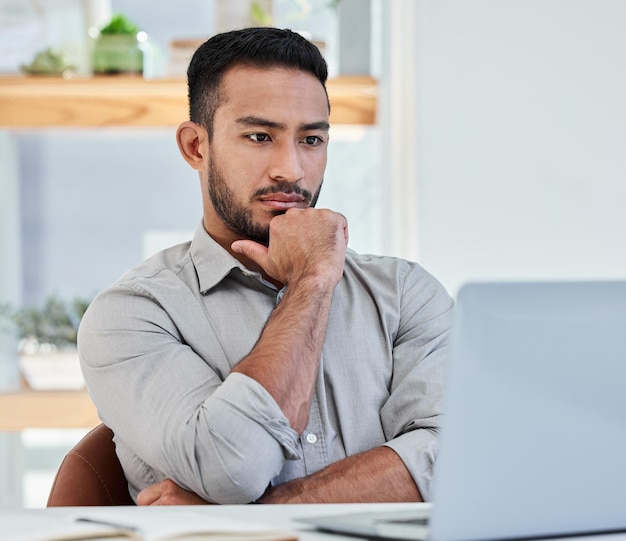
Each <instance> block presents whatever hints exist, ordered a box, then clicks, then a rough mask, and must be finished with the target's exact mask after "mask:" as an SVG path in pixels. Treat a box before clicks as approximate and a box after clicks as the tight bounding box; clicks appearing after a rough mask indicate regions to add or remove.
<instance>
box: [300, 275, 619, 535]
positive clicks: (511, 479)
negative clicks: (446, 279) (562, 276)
mask: <svg viewBox="0 0 626 541" xmlns="http://www.w3.org/2000/svg"><path fill="white" fill-rule="evenodd" d="M433 502H434V503H433V505H432V508H431V507H430V506H428V505H426V506H423V507H420V506H416V507H420V508H419V509H418V511H416V512H415V513H414V514H415V515H416V516H412V515H413V514H412V513H411V512H410V511H408V512H407V511H402V512H399V513H397V514H394V513H391V516H389V515H390V514H389V513H382V514H377V513H368V514H367V515H360V516H357V515H352V516H331V517H307V519H306V520H305V521H306V522H310V523H313V524H314V525H316V526H317V527H318V528H320V529H325V530H332V531H336V532H343V533H352V534H356V535H361V536H367V537H388V538H400V539H411V540H419V539H431V540H433V541H474V540H479V539H480V540H493V539H515V538H532V537H539V538H540V537H548V536H560V535H572V534H583V533H599V532H611V531H624V530H626V282H609V281H607V282H555V283H545V282H542V283H473V284H468V285H466V286H464V287H463V288H461V290H460V291H459V294H458V298H457V313H456V323H455V326H454V328H453V337H452V344H451V360H450V365H449V371H448V382H447V388H446V400H445V416H444V421H443V426H442V432H441V448H440V454H439V457H438V460H437V464H436V469H435V484H434V493H433Z"/></svg>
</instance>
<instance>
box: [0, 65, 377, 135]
mask: <svg viewBox="0 0 626 541" xmlns="http://www.w3.org/2000/svg"><path fill="white" fill-rule="evenodd" d="M327 89H328V94H329V98H330V102H331V116H330V121H331V123H333V124H374V123H375V122H376V106H377V85H376V81H375V80H374V79H372V78H370V77H339V78H336V79H331V80H329V81H328V83H327ZM188 117H189V113H188V104H187V83H186V81H185V80H184V79H151V80H145V79H142V78H140V77H92V78H83V79H79V78H77V79H63V78H60V77H22V76H15V77H0V127H5V128H45V127H106V126H111V127H112V126H120V127H174V126H177V125H178V124H180V123H181V122H182V121H184V120H186V119H187V118H188Z"/></svg>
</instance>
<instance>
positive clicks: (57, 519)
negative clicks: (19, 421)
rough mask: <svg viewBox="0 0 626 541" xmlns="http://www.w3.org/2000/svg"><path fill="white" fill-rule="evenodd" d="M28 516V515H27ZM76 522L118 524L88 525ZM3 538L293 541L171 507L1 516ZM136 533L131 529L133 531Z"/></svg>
mask: <svg viewBox="0 0 626 541" xmlns="http://www.w3.org/2000/svg"><path fill="white" fill-rule="evenodd" d="M29 511H30V512H29ZM77 519H88V520H91V521H95V522H102V523H109V524H112V525H115V524H118V525H121V526H125V527H127V528H123V527H120V528H116V527H114V526H111V525H106V524H97V523H95V522H94V523H87V522H82V521H78V520H77ZM0 522H1V525H2V534H3V536H4V535H6V536H7V537H6V539H10V540H11V541H66V540H67V541H69V540H79V539H80V540H97V539H135V540H138V541H139V540H140V541H175V540H180V541H183V540H184V541H201V540H212V541H221V540H226V541H295V540H296V539H297V536H296V535H295V534H293V533H292V532H289V531H285V530H277V529H276V528H274V527H272V526H270V525H267V524H259V523H256V522H248V521H245V520H242V521H235V520H232V519H228V518H223V517H216V516H213V515H209V514H207V513H202V512H200V511H198V512H196V511H192V510H183V509H176V508H173V507H168V508H163V507H142V508H140V507H123V508H120V507H112V508H110V509H100V508H99V509H93V508H89V509H87V510H86V511H84V512H75V511H72V513H71V514H69V515H60V514H58V513H49V512H46V510H45V509H44V510H41V509H38V510H20V511H16V512H2V513H0ZM131 528H132V530H131Z"/></svg>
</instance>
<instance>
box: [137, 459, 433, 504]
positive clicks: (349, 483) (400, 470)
mask: <svg viewBox="0 0 626 541" xmlns="http://www.w3.org/2000/svg"><path fill="white" fill-rule="evenodd" d="M419 501H422V497H421V495H420V493H419V490H418V489H417V487H416V486H415V482H414V481H413V478H412V477H411V474H410V473H409V472H408V470H407V469H406V467H405V466H404V464H403V463H402V461H401V460H400V457H398V455H397V454H396V453H395V452H394V451H393V450H392V449H390V448H389V447H377V448H375V449H371V450H370V451H365V452H364V453H361V454H359V455H354V456H351V457H348V458H346V459H344V460H340V461H339V462H335V463H334V464H331V465H330V466H328V467H327V468H324V469H323V470H321V471H319V472H317V473H315V474H313V475H310V476H308V477H304V478H302V479H294V480H293V481H290V482H288V483H285V484H283V485H279V486H276V487H270V488H269V489H268V490H267V491H266V492H265V494H264V495H263V497H261V498H260V499H259V503H266V504H273V503H369V502H419ZM137 503H138V504H139V505H200V504H206V503H208V502H206V501H204V500H202V499H201V498H200V497H199V496H197V495H196V494H194V493H193V492H189V491H187V490H184V489H182V488H181V487H179V486H178V485H176V484H175V483H174V482H172V481H170V480H166V481H163V482H161V483H157V484H155V485H152V486H150V487H148V488H146V489H145V490H143V491H141V492H140V493H139V497H138V499H137Z"/></svg>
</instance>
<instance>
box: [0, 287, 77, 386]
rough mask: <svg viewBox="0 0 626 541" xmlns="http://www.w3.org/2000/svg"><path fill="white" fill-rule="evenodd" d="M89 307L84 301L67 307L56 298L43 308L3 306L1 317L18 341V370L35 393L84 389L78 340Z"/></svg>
mask: <svg viewBox="0 0 626 541" xmlns="http://www.w3.org/2000/svg"><path fill="white" fill-rule="evenodd" d="M88 306H89V301H88V300H86V299H84V298H75V299H74V300H73V301H72V302H70V303H66V302H63V301H62V300H61V299H59V298H58V297H57V296H56V295H52V296H50V297H48V299H46V301H45V303H44V304H43V306H42V307H41V308H37V307H33V306H24V307H21V308H19V309H12V308H11V307H10V306H8V305H3V306H0V315H2V316H3V319H4V320H5V321H8V322H9V323H10V325H9V326H7V325H5V326H4V327H5V330H6V329H7V328H8V327H10V328H11V329H12V330H13V331H14V332H16V333H17V337H18V338H19V343H18V356H19V366H20V371H21V373H22V375H23V376H24V379H25V380H26V383H28V385H29V386H30V387H31V388H32V389H36V390H50V389H81V388H82V387H83V386H84V381H83V378H82V373H81V371H80V365H79V362H78V352H77V349H76V337H77V333H78V325H79V323H80V320H81V319H82V317H83V314H84V313H85V310H86V309H87V307H88Z"/></svg>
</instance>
